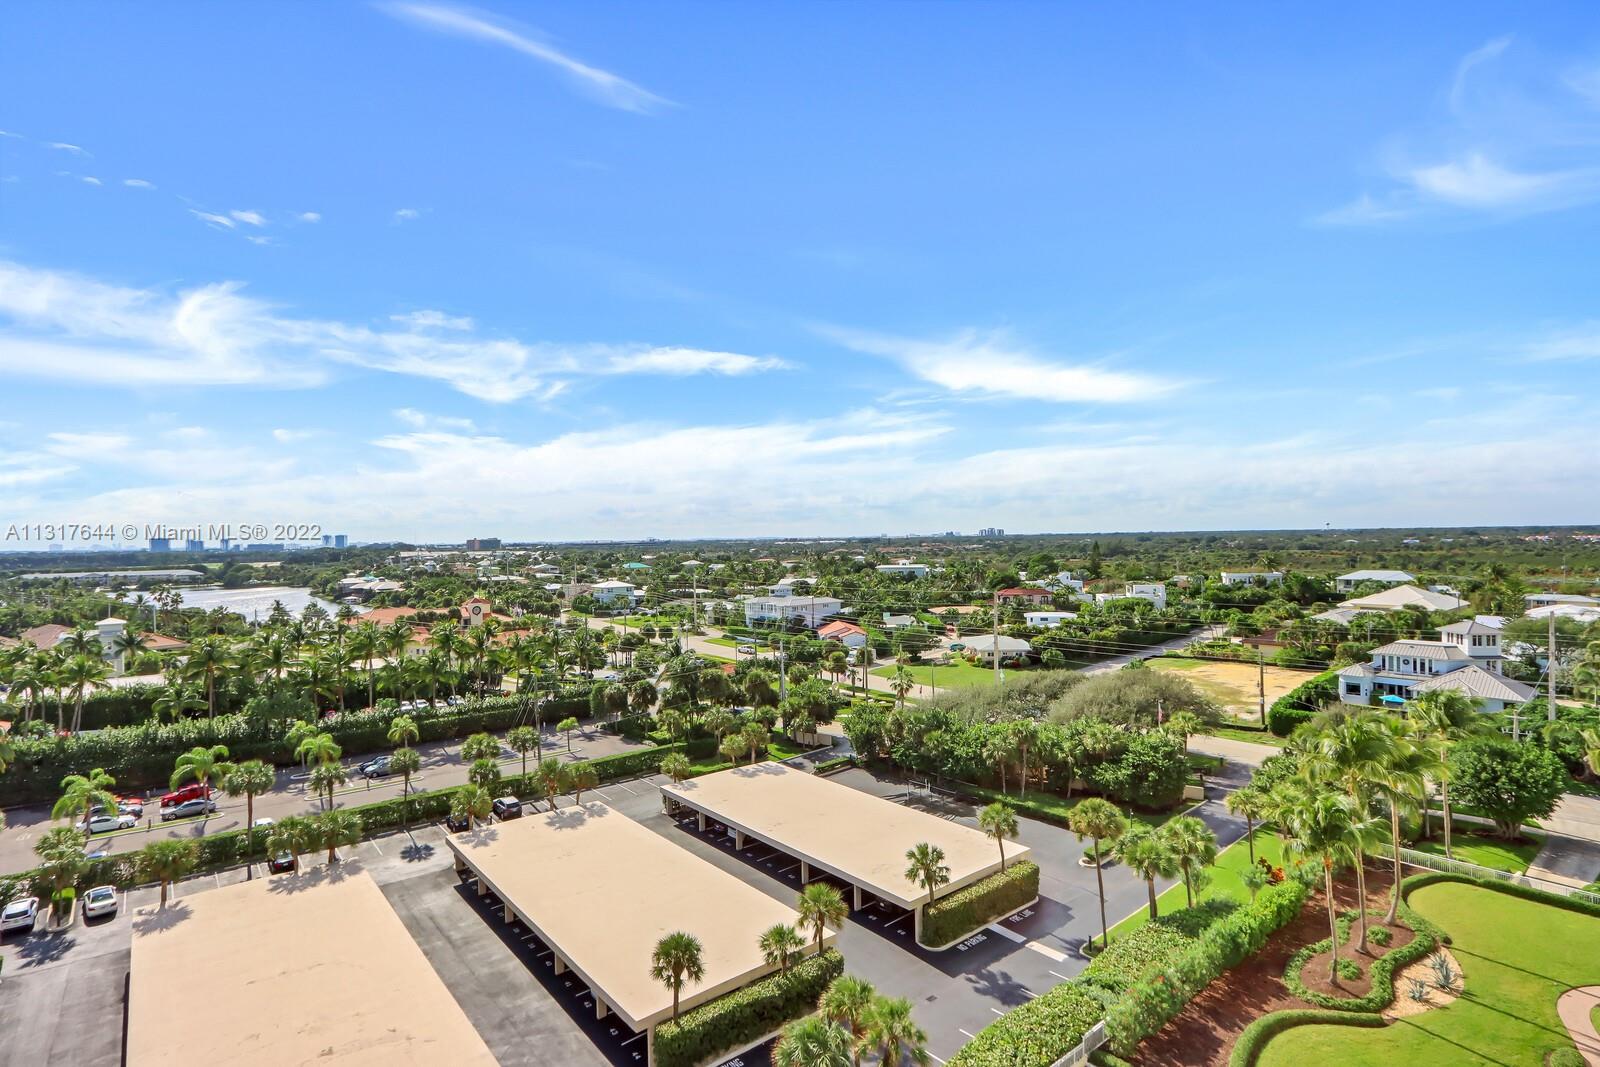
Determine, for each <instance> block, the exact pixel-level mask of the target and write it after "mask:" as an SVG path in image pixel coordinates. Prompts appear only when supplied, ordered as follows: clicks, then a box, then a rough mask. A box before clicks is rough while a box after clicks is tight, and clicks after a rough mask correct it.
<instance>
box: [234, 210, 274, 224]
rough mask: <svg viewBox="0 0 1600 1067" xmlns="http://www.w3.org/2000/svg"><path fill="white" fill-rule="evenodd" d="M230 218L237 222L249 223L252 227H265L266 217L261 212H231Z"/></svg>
mask: <svg viewBox="0 0 1600 1067" xmlns="http://www.w3.org/2000/svg"><path fill="white" fill-rule="evenodd" d="M228 217H229V218H231V219H233V220H234V221H236V222H243V223H248V224H249V225H251V226H265V225H266V224H267V220H266V217H265V216H264V215H262V214H261V212H259V211H230V212H228Z"/></svg>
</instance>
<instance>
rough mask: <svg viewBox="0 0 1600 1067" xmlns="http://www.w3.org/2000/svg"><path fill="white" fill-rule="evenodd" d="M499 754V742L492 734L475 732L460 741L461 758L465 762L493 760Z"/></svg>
mask: <svg viewBox="0 0 1600 1067" xmlns="http://www.w3.org/2000/svg"><path fill="white" fill-rule="evenodd" d="M499 755H500V742H499V741H498V740H496V739H495V737H494V735H493V734H487V733H476V734H473V735H472V736H470V737H468V738H467V739H466V740H465V741H463V742H461V758H462V759H463V760H465V761H466V762H467V763H469V764H471V763H476V762H478V761H479V760H490V761H493V760H495V759H496V758H498V757H499Z"/></svg>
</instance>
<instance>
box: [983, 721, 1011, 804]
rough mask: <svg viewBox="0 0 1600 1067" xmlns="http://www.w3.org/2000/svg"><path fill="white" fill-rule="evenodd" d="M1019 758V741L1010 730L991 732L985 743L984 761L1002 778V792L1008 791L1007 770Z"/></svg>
mask: <svg viewBox="0 0 1600 1067" xmlns="http://www.w3.org/2000/svg"><path fill="white" fill-rule="evenodd" d="M1016 758H1017V739H1016V737H1015V736H1014V735H1013V734H1012V733H1011V731H1009V730H990V731H989V732H988V736H987V737H985V738H984V741H983V760H984V762H985V763H987V764H988V765H989V766H991V767H993V768H994V769H995V771H996V772H997V773H998V774H999V776H1000V792H1002V793H1004V792H1005V791H1006V768H1007V767H1009V766H1010V765H1011V761H1012V760H1014V759H1016Z"/></svg>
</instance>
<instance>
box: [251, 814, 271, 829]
mask: <svg viewBox="0 0 1600 1067" xmlns="http://www.w3.org/2000/svg"><path fill="white" fill-rule="evenodd" d="M272 826H273V822H272V816H270V815H262V816H261V817H259V818H258V819H256V821H255V822H253V823H251V824H250V829H252V830H270V829H272Z"/></svg>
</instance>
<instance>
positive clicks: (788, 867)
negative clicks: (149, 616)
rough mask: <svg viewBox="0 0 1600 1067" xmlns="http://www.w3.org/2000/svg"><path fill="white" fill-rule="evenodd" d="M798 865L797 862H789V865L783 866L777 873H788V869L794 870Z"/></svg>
mask: <svg viewBox="0 0 1600 1067" xmlns="http://www.w3.org/2000/svg"><path fill="white" fill-rule="evenodd" d="M798 866H800V865H799V864H798V863H791V864H790V865H789V866H787V867H785V868H784V869H783V870H781V871H779V872H778V873H779V874H788V873H789V872H790V871H792V870H794V869H795V868H796V867H798Z"/></svg>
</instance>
